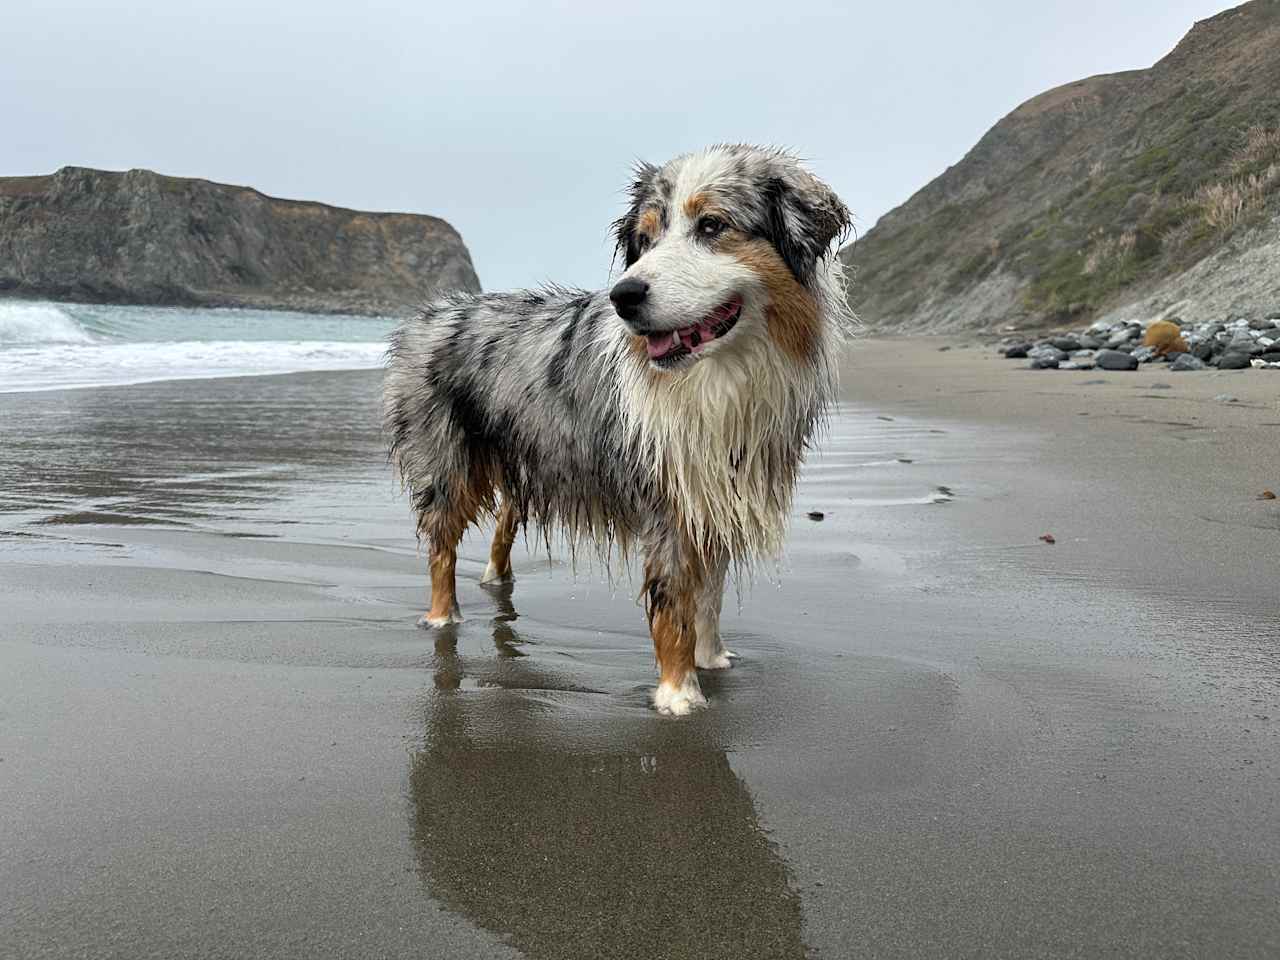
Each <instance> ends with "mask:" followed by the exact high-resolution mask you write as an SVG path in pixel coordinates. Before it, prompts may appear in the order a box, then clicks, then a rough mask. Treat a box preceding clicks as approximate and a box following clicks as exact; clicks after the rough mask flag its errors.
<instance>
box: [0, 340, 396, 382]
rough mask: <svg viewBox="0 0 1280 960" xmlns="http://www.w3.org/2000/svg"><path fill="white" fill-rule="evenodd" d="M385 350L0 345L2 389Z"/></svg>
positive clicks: (250, 369)
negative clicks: (6, 346) (10, 346)
mask: <svg viewBox="0 0 1280 960" xmlns="http://www.w3.org/2000/svg"><path fill="white" fill-rule="evenodd" d="M385 351H386V344H385V343H383V342H380V341H374V342H351V341H346V342H344V341H328V342H326V341H287V342H275V341H262V340H259V341H207V342H195V341H186V342H180V343H62V344H56V343H49V342H46V345H45V346H40V347H31V348H22V347H19V348H16V349H6V350H0V393H27V392H34V391H43V390H69V389H79V388H84V387H106V386H125V385H128V384H135V383H152V382H155V381H159V380H206V379H212V378H217V377H254V376H270V375H275V374H281V373H306V372H309V371H318V370H360V369H368V368H372V367H379V366H381V365H382V359H383V355H384V353H385Z"/></svg>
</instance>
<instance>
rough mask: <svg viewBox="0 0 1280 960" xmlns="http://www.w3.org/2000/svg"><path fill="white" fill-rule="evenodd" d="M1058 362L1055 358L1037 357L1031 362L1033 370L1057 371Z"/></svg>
mask: <svg viewBox="0 0 1280 960" xmlns="http://www.w3.org/2000/svg"><path fill="white" fill-rule="evenodd" d="M1057 368H1058V360H1057V358H1055V357H1035V358H1033V359H1032V361H1031V369H1032V370H1056V369H1057Z"/></svg>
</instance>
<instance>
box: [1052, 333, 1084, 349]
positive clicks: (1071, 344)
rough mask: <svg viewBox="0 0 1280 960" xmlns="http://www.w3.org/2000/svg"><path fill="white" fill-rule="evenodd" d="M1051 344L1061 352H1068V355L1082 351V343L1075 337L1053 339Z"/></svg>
mask: <svg viewBox="0 0 1280 960" xmlns="http://www.w3.org/2000/svg"><path fill="white" fill-rule="evenodd" d="M1049 342H1050V343H1051V344H1053V345H1054V346H1055V347H1057V348H1058V349H1059V350H1065V351H1067V353H1070V352H1071V351H1072V350H1079V349H1080V341H1079V340H1077V339H1076V338H1075V337H1053V338H1051V339H1050V340H1049Z"/></svg>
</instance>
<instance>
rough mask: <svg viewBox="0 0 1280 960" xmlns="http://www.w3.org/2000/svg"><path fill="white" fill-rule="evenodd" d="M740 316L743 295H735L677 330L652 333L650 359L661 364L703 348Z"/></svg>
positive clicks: (725, 330)
mask: <svg viewBox="0 0 1280 960" xmlns="http://www.w3.org/2000/svg"><path fill="white" fill-rule="evenodd" d="M741 316H742V298H741V297H734V298H733V299H732V300H730V301H729V302H728V303H722V304H721V305H720V306H718V307H716V308H715V309H714V310H712V311H711V312H710V313H709V314H707V315H706V316H705V317H703V318H702V320H701V321H700V322H698V323H695V324H693V325H692V326H688V327H681V328H680V329H679V330H664V331H663V332H662V333H651V334H649V336H648V337H647V338H646V339H647V340H648V344H647V345H648V348H649V359H650V360H652V361H653V362H654V363H656V364H658V365H660V366H667V365H669V364H674V363H676V362H677V361H679V360H683V359H684V358H685V357H688V356H692V355H693V354H695V353H697V352H698V351H700V350H704V349H706V347H707V344H709V343H711V342H712V341H713V340H718V339H720V338H721V337H723V336H724V335H725V334H726V333H728V332H729V331H730V330H732V329H733V328H734V327H735V326H737V324H738V318H739V317H741Z"/></svg>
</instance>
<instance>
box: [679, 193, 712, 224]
mask: <svg viewBox="0 0 1280 960" xmlns="http://www.w3.org/2000/svg"><path fill="white" fill-rule="evenodd" d="M710 205H711V198H710V197H709V196H707V195H706V194H705V193H695V194H693V195H692V196H690V197H689V199H688V200H686V201H685V202H684V215H685V216H686V217H688V218H689V219H690V220H697V219H698V217H700V216H702V215H703V214H704V213H705V212H706V210H707V207H709V206H710Z"/></svg>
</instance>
